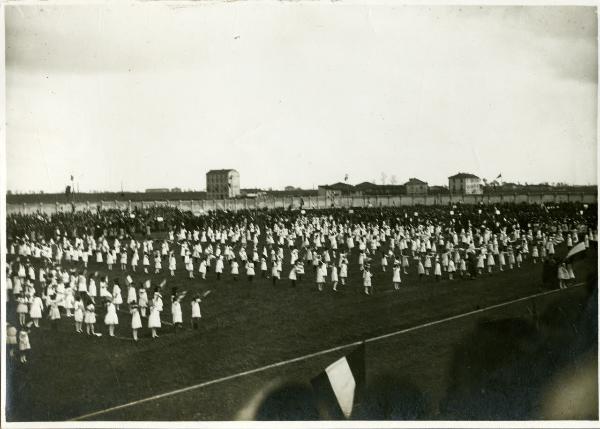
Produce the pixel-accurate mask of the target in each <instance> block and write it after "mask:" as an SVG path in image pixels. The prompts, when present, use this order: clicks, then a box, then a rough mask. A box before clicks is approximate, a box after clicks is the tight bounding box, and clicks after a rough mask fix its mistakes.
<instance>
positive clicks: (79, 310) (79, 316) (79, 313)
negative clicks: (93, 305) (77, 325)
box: [73, 301, 84, 322]
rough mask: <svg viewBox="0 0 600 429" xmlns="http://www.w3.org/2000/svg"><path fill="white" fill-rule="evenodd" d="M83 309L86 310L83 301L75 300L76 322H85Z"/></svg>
mask: <svg viewBox="0 0 600 429" xmlns="http://www.w3.org/2000/svg"><path fill="white" fill-rule="evenodd" d="M83 311H84V307H83V302H81V301H76V302H75V313H74V315H73V316H74V318H75V321H76V322H83Z"/></svg>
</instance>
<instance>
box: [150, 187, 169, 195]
mask: <svg viewBox="0 0 600 429" xmlns="http://www.w3.org/2000/svg"><path fill="white" fill-rule="evenodd" d="M164 192H169V188H148V189H146V193H148V194H158V193H164Z"/></svg>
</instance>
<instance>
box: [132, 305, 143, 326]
mask: <svg viewBox="0 0 600 429" xmlns="http://www.w3.org/2000/svg"><path fill="white" fill-rule="evenodd" d="M141 327H142V318H141V317H140V312H139V310H138V309H137V308H133V309H132V310H131V329H140V328H141Z"/></svg>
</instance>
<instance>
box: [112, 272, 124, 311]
mask: <svg viewBox="0 0 600 429" xmlns="http://www.w3.org/2000/svg"><path fill="white" fill-rule="evenodd" d="M112 303H113V304H114V306H115V308H116V309H117V311H118V310H119V306H120V305H121V304H123V297H122V296H121V287H120V286H119V280H118V279H115V284H114V285H113V292H112Z"/></svg>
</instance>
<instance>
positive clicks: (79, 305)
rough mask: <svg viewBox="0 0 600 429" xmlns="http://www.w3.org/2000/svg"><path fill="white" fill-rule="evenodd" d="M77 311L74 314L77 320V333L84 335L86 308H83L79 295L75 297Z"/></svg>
mask: <svg viewBox="0 0 600 429" xmlns="http://www.w3.org/2000/svg"><path fill="white" fill-rule="evenodd" d="M74 307H75V311H74V313H73V315H74V319H75V332H77V333H79V334H81V333H83V313H84V311H85V308H84V306H83V301H81V296H79V294H78V295H77V296H76V297H75V305H74Z"/></svg>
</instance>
